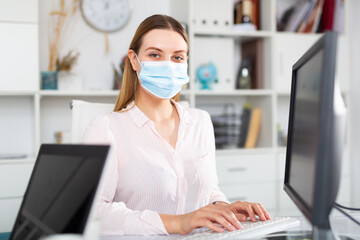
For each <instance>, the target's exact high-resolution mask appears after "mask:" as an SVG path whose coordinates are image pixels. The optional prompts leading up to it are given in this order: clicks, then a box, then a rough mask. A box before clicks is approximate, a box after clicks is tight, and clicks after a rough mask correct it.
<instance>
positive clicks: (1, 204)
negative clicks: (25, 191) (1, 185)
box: [0, 198, 22, 232]
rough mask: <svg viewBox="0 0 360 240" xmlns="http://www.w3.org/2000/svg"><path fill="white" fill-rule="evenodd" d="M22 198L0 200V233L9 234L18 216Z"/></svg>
mask: <svg viewBox="0 0 360 240" xmlns="http://www.w3.org/2000/svg"><path fill="white" fill-rule="evenodd" d="M21 201H22V198H14V199H0V232H10V231H11V229H12V227H13V225H14V222H15V219H16V216H17V214H18V211H19V208H20V205H21Z"/></svg>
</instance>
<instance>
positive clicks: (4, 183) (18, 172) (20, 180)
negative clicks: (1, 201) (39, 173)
mask: <svg viewBox="0 0 360 240" xmlns="http://www.w3.org/2000/svg"><path fill="white" fill-rule="evenodd" d="M33 167H34V164H33V163H29V164H11V165H0V198H9V197H12V198H13V197H22V196H23V195H24V193H25V190H26V187H27V185H28V182H29V179H30V176H31V172H32V169H33Z"/></svg>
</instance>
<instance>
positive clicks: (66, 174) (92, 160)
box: [10, 144, 109, 240]
mask: <svg viewBox="0 0 360 240" xmlns="http://www.w3.org/2000/svg"><path fill="white" fill-rule="evenodd" d="M108 151H109V146H107V145H65V144H64V145H63V144H43V145H41V148H40V151H39V154H38V157H37V160H36V163H35V166H34V170H33V172H32V175H31V178H30V181H29V184H28V187H27V190H26V192H25V195H24V199H23V201H22V204H21V207H20V210H19V213H18V216H17V218H16V221H15V224H14V227H13V230H12V233H11V236H10V240H23V239H29V240H33V239H39V238H41V237H42V236H46V235H50V234H57V233H76V234H83V233H85V229H86V226H87V225H88V223H89V220H91V218H90V215H91V211H90V210H91V208H92V205H93V202H94V199H95V193H96V191H97V189H98V185H99V182H100V177H101V175H102V171H103V168H104V166H105V162H106V159H107V155H108Z"/></svg>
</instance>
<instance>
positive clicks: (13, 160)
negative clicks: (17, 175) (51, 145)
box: [0, 157, 36, 165]
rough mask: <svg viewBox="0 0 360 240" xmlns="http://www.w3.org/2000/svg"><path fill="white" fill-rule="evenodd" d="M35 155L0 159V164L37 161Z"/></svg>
mask: <svg viewBox="0 0 360 240" xmlns="http://www.w3.org/2000/svg"><path fill="white" fill-rule="evenodd" d="M35 161H36V158H35V157H26V158H9V159H0V165H8V164H24V163H35Z"/></svg>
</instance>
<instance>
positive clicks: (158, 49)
mask: <svg viewBox="0 0 360 240" xmlns="http://www.w3.org/2000/svg"><path fill="white" fill-rule="evenodd" d="M147 50H156V51H159V52H162V51H163V50H161V49H160V48H157V47H148V48H147V49H145V51H147Z"/></svg>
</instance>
